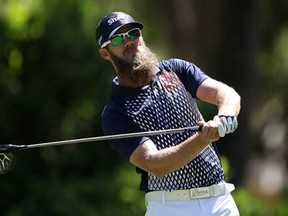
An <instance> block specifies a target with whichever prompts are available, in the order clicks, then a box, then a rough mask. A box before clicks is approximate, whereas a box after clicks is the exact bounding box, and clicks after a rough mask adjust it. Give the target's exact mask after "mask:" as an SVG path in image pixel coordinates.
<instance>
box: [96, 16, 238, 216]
mask: <svg viewBox="0 0 288 216" xmlns="http://www.w3.org/2000/svg"><path fill="white" fill-rule="evenodd" d="M143 27H144V26H143V24H142V23H140V22H136V21H135V20H134V19H133V18H132V17H131V16H130V15H128V14H126V13H123V12H112V13H110V14H108V15H107V16H105V17H104V18H103V19H102V20H101V21H100V22H99V23H98V25H97V29H96V40H97V42H98V44H99V46H100V49H99V52H100V55H101V56H102V57H103V58H104V59H106V60H108V61H110V62H111V64H112V65H113V67H114V69H115V71H116V73H117V77H116V78H115V79H114V80H113V87H112V93H111V97H110V99H109V101H108V103H107V105H106V107H105V109H104V111H103V116H102V124H103V130H104V133H105V134H109V135H110V134H121V133H131V132H139V131H153V130H162V129H169V128H180V127H188V126H197V125H199V126H202V130H201V131H200V132H185V133H176V134H164V135H163V134H162V135H158V136H153V137H137V138H127V139H122V140H114V141H110V145H111V146H112V148H113V149H114V150H115V151H117V152H118V153H119V154H120V155H123V156H124V157H126V158H127V160H129V161H130V162H131V163H132V164H133V165H135V166H136V167H137V171H138V173H140V174H141V184H140V190H142V191H144V192H146V196H145V198H146V204H147V212H146V216H150V215H157V216H170V215H173V216H175V215H179V216H186V215H187V216H188V215H197V216H199V215H239V212H238V210H237V207H236V204H235V202H234V200H233V198H232V196H231V194H230V192H231V191H232V190H233V189H234V186H233V185H232V184H228V183H225V180H224V173H223V169H222V166H221V163H220V160H219V157H218V155H217V154H216V151H215V148H214V145H213V144H212V143H213V142H215V141H217V140H218V139H219V133H218V131H219V132H221V133H220V135H221V136H224V135H225V134H228V133H232V132H234V131H235V129H236V128H237V126H238V125H237V116H238V114H239V111H240V96H239V95H238V94H237V93H236V91H235V90H234V89H233V88H231V87H229V86H227V85H226V84H223V83H221V82H218V81H216V80H214V79H212V78H210V77H209V76H207V75H206V74H205V73H204V72H202V71H201V70H200V69H199V68H198V67H197V66H196V65H194V64H192V63H190V62H187V61H184V60H181V59H170V60H166V61H161V62H158V60H157V57H156V55H155V54H154V53H153V52H152V51H151V50H150V49H149V48H148V47H147V46H146V45H145V42H144V39H143V37H142V34H141V29H143ZM195 98H198V99H200V100H203V101H206V102H208V103H211V104H214V105H216V106H217V107H218V113H217V115H216V116H215V117H214V118H213V120H209V121H207V122H206V121H204V119H203V117H202V115H201V113H200V111H199V109H198V107H197V104H196V100H195ZM220 129H221V130H220Z"/></svg>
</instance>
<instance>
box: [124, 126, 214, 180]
mask: <svg viewBox="0 0 288 216" xmlns="http://www.w3.org/2000/svg"><path fill="white" fill-rule="evenodd" d="M199 125H201V126H202V130H201V132H197V133H196V134H194V135H193V136H191V137H190V138H189V139H187V140H185V141H183V142H181V143H179V144H178V145H174V146H171V147H169V148H166V149H162V150H158V149H157V148H156V145H155V144H154V143H153V142H152V141H151V140H147V141H145V142H144V143H142V144H141V145H139V146H138V147H137V148H136V149H135V150H134V152H133V153H132V155H131V157H130V162H131V163H132V164H134V165H135V166H137V167H140V168H142V169H143V170H145V171H147V172H150V173H153V174H154V175H156V176H158V177H162V176H164V175H167V174H168V173H170V172H173V171H175V170H177V169H179V168H181V167H183V166H185V165H186V164H188V163H189V162H190V161H191V160H192V159H194V158H195V157H196V156H197V155H198V154H199V153H200V152H201V151H202V150H203V149H204V148H205V147H206V146H207V145H209V144H210V143H211V142H213V141H216V140H218V139H219V135H218V131H217V124H216V123H215V122H214V121H209V122H208V123H204V122H199Z"/></svg>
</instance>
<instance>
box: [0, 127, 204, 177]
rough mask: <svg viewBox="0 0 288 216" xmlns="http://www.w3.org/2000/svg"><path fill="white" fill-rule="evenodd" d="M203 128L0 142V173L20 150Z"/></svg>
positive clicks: (8, 166) (5, 171) (7, 170)
mask: <svg viewBox="0 0 288 216" xmlns="http://www.w3.org/2000/svg"><path fill="white" fill-rule="evenodd" d="M201 129H202V127H201V126H195V127H184V128H175V129H166V130H156V131H144V132H136V133H125V134H116V135H107V136H98V137H89V138H80V139H71V140H63V141H54V142H44V143H35V144H30V145H18V144H0V174H5V173H7V172H9V171H10V170H11V169H12V168H13V166H14V164H15V160H16V157H17V154H18V152H19V150H24V149H32V148H41V147H49V146H58V145H68V144H76V143H84V142H96V141H104V140H106V141H107V140H114V139H125V138H132V137H140V136H155V135H161V134H172V133H183V132H188V131H201Z"/></svg>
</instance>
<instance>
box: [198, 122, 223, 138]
mask: <svg viewBox="0 0 288 216" xmlns="http://www.w3.org/2000/svg"><path fill="white" fill-rule="evenodd" d="M198 125H199V126H201V127H202V130H201V132H200V136H201V137H203V138H206V139H209V142H213V141H216V140H218V139H219V133H218V125H217V123H216V122H215V121H212V120H210V121H208V122H205V121H200V122H199V123H198Z"/></svg>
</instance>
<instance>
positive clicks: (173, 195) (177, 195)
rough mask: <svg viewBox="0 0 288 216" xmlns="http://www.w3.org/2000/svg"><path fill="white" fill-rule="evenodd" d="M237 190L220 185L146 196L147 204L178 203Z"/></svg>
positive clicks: (154, 192)
mask: <svg viewBox="0 0 288 216" xmlns="http://www.w3.org/2000/svg"><path fill="white" fill-rule="evenodd" d="M234 189H235V187H234V185H233V184H230V183H225V182H223V183H219V184H216V185H211V186H209V187H200V188H192V189H187V190H174V191H152V192H148V193H147V194H146V196H145V201H146V203H148V202H152V201H176V200H191V199H199V198H208V197H214V196H219V195H224V194H228V193H230V192H231V191H233V190H234Z"/></svg>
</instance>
